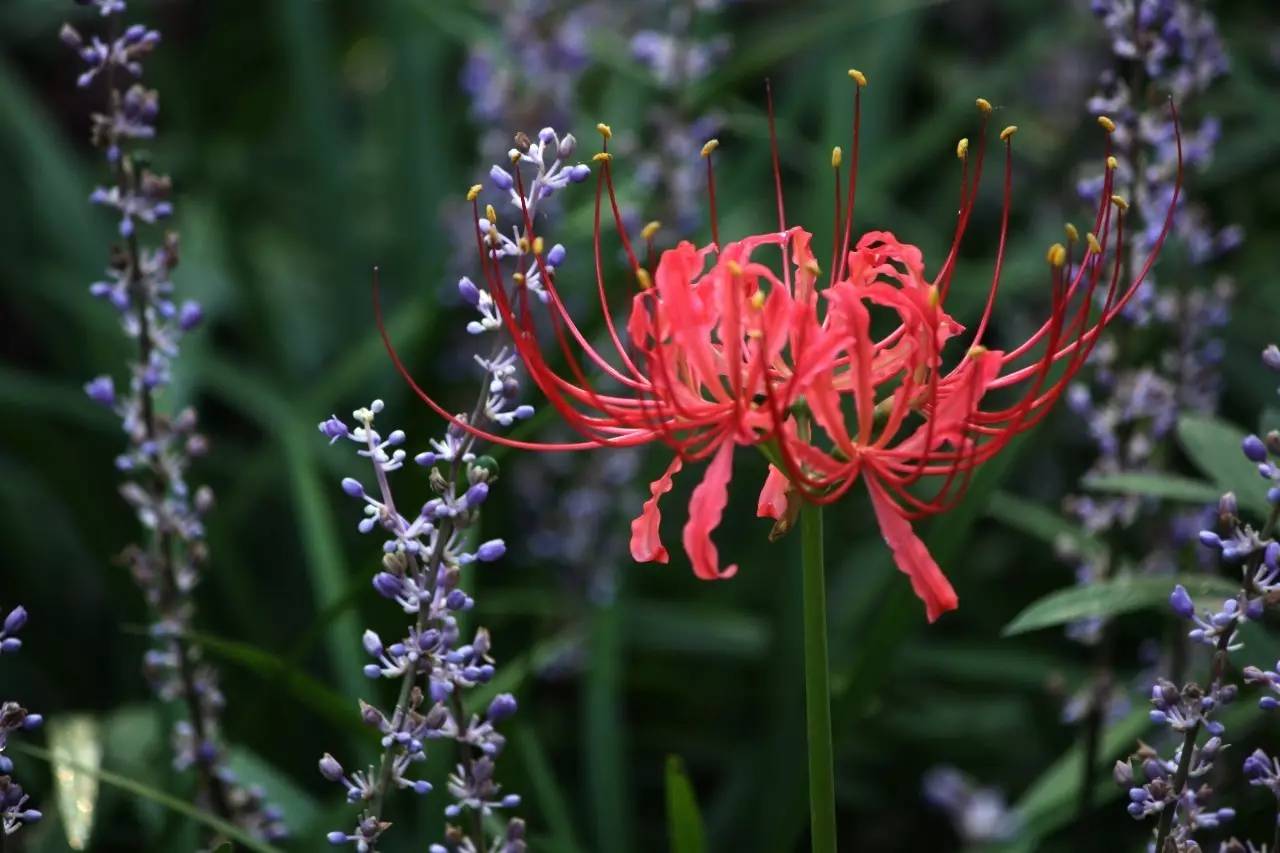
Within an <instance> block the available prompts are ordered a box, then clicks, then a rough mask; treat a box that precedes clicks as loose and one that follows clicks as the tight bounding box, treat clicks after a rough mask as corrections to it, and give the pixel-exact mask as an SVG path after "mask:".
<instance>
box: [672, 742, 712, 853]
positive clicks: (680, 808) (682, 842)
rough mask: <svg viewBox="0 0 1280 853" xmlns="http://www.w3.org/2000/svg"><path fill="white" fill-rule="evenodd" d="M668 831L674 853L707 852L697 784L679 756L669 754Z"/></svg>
mask: <svg viewBox="0 0 1280 853" xmlns="http://www.w3.org/2000/svg"><path fill="white" fill-rule="evenodd" d="M667 832H668V834H669V836H670V838H671V853H706V849H707V834H706V830H705V829H703V826H702V813H701V812H700V811H699V810H698V799H697V797H696V796H695V795H694V793H693V785H692V784H690V782H689V777H688V775H686V774H685V772H684V762H683V761H681V760H680V758H679V756H675V755H668V756H667Z"/></svg>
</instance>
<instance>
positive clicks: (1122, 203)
mask: <svg viewBox="0 0 1280 853" xmlns="http://www.w3.org/2000/svg"><path fill="white" fill-rule="evenodd" d="M1111 203H1112V204H1114V205H1115V206H1116V207H1118V208H1120V211H1121V212H1124V211H1126V210H1128V209H1129V200H1128V199H1126V198H1125V197H1124V196H1122V195H1119V194H1116V195H1113V196H1112V197H1111Z"/></svg>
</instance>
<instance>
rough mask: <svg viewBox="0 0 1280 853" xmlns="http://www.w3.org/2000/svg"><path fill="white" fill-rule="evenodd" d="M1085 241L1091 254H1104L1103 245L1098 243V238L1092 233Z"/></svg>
mask: <svg viewBox="0 0 1280 853" xmlns="http://www.w3.org/2000/svg"><path fill="white" fill-rule="evenodd" d="M1084 241H1085V242H1086V243H1088V244H1089V251H1090V252H1093V253H1094V254H1095V255H1101V254H1102V244H1101V243H1099V242H1098V238H1097V237H1095V236H1094V235H1093V232H1092V231H1090V232H1089V233H1088V234H1086V235H1084Z"/></svg>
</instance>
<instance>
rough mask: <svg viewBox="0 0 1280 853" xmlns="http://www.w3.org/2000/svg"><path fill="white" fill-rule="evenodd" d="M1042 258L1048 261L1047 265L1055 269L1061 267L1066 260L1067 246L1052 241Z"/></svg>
mask: <svg viewBox="0 0 1280 853" xmlns="http://www.w3.org/2000/svg"><path fill="white" fill-rule="evenodd" d="M1044 259H1045V260H1046V261H1048V262H1049V266H1051V267H1053V268H1055V269H1058V268H1061V267H1062V265H1063V264H1065V263H1066V262H1067V247H1066V246H1063V245H1062V244H1061V243H1054V244H1053V245H1052V246H1050V247H1049V251H1048V252H1046V253H1045V256H1044Z"/></svg>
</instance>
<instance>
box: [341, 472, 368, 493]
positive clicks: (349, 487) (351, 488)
mask: <svg viewBox="0 0 1280 853" xmlns="http://www.w3.org/2000/svg"><path fill="white" fill-rule="evenodd" d="M342 491H344V492H346V493H347V494H348V495H350V496H351V497H353V498H362V497H364V486H362V485H360V481H359V480H356V479H354V478H352V477H343V478H342Z"/></svg>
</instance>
